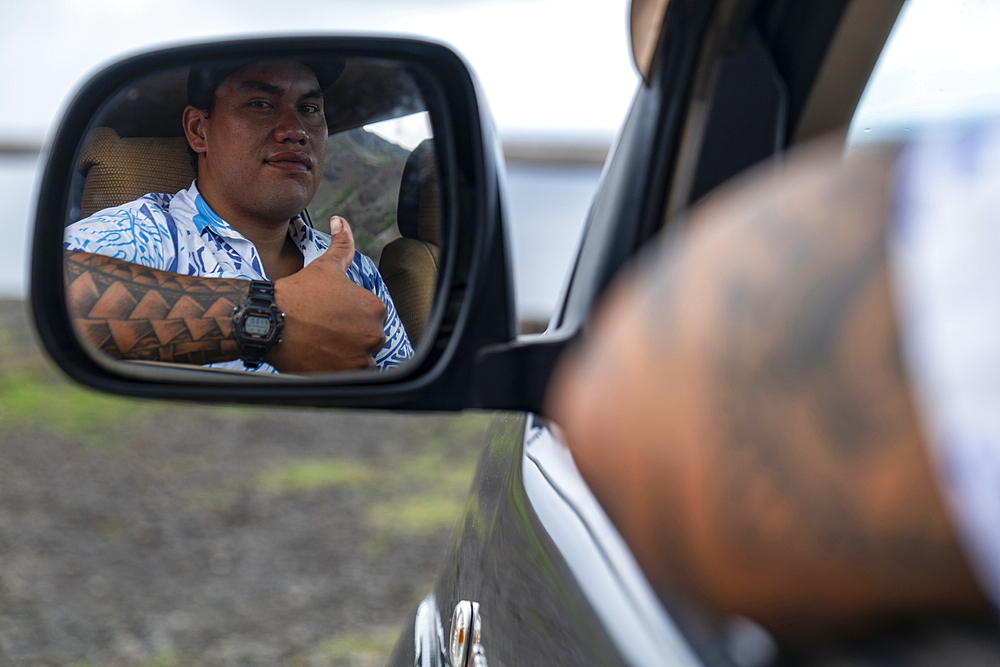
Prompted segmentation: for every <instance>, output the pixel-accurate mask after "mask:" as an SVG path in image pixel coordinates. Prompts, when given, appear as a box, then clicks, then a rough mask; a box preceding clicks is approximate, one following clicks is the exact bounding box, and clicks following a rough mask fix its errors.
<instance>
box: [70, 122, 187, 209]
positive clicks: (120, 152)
mask: <svg viewBox="0 0 1000 667" xmlns="http://www.w3.org/2000/svg"><path fill="white" fill-rule="evenodd" d="M78 169H79V170H80V173H81V174H83V175H84V177H85V179H86V180H85V181H84V186H83V197H82V200H81V204H80V213H81V216H82V217H87V216H89V215H92V214H94V213H96V212H97V211H100V210H101V209H104V208H108V207H110V206H119V205H121V204H124V203H126V202H130V201H132V200H134V199H138V198H139V197H141V196H143V195H145V194H148V193H150V192H164V193H168V194H174V193H176V192H177V191H178V190H183V189H184V188H186V187H188V186H189V185H191V181H193V180H194V178H195V170H194V167H193V166H192V165H191V157H190V154H189V153H188V144H187V140H186V139H185V138H184V137H119V136H118V134H117V133H116V132H115V131H114V130H113V129H111V128H110V127H98V128H95V129H94V130H93V131H92V132H91V133H90V136H89V137H87V141H86V143H85V144H84V149H83V155H82V156H81V158H80V164H79V167H78Z"/></svg>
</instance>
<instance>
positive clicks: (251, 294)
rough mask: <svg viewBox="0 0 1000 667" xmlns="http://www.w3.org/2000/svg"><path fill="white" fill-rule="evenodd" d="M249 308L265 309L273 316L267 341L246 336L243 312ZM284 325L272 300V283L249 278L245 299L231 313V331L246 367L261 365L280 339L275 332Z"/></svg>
mask: <svg viewBox="0 0 1000 667" xmlns="http://www.w3.org/2000/svg"><path fill="white" fill-rule="evenodd" d="M250 308H254V309H262V310H267V311H268V312H270V313H271V316H272V317H273V318H274V325H275V328H276V331H275V335H274V337H273V338H272V339H271V340H269V341H261V340H257V339H253V338H249V337H247V336H246V335H245V334H244V332H243V330H242V328H241V327H242V326H243V314H244V313H245V312H246V311H247V310H248V309H250ZM283 325H284V322H283V313H282V312H281V311H280V310H278V306H277V304H276V303H275V302H274V283H273V282H271V281H270V280H251V281H250V289H249V291H248V293H247V298H246V301H244V302H243V303H242V304H241V305H240V306H237V308H236V312H235V314H234V315H233V333H234V336H235V337H236V342H237V344H238V345H239V347H240V359H242V360H243V365H244V366H245V367H247V368H250V369H254V368H257V367H258V366H260V365H261V363H263V361H264V357H266V356H267V353H268V352H270V351H271V348H272V347H274V346H275V345H276V344H277V343H279V342H280V341H281V339H280V338H279V337H278V335H277V334H279V333H280V332H281V328H282V326H283Z"/></svg>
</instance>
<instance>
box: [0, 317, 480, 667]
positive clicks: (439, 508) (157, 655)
mask: <svg viewBox="0 0 1000 667" xmlns="http://www.w3.org/2000/svg"><path fill="white" fill-rule="evenodd" d="M28 331H29V330H28V327H27V324H26V320H25V317H24V312H23V305H22V304H20V303H18V302H0V664H4V665H36V664H53V665H56V664H58V665H73V666H75V667H110V666H112V665H114V666H123V667H173V666H174V665H191V666H194V667H209V666H211V667H216V666H223V665H285V666H288V667H328V666H330V667H332V666H334V665H355V666H359V665H374V664H382V663H384V661H385V659H386V658H387V656H388V653H389V652H390V651H391V649H392V647H393V646H394V644H395V641H396V638H397V636H398V631H399V629H400V628H401V627H402V626H403V624H404V623H405V622H406V618H407V615H408V614H410V613H412V612H413V610H414V609H415V606H416V604H417V602H418V601H419V600H420V598H422V597H423V595H425V594H426V592H427V591H428V590H430V587H431V585H432V583H433V581H434V579H435V578H436V576H437V574H438V570H439V567H440V563H441V561H442V559H443V557H444V555H445V551H446V549H447V547H448V544H449V536H450V534H451V533H452V530H453V527H454V526H455V525H456V522H457V520H458V518H459V516H460V515H461V512H462V508H463V506H464V504H465V501H466V496H467V492H468V489H469V484H470V482H471V479H472V475H473V471H474V469H475V463H476V460H477V458H478V456H479V452H480V449H481V444H482V441H483V434H484V432H485V430H486V427H487V424H488V422H489V419H490V418H489V416H488V415H484V414H479V413H463V414H460V415H396V414H388V413H377V412H369V413H351V412H343V411H333V410H327V411H317V410H280V409H263V408H256V407H255V408H249V407H240V408H236V407H210V406H204V405H198V406H195V405H190V404H175V403H163V402H152V401H138V400H134V399H129V398H123V397H113V396H105V395H101V394H97V393H95V392H92V391H89V390H86V389H82V388H79V387H76V386H74V385H72V384H70V383H68V382H67V381H66V380H64V379H63V378H62V376H61V375H60V373H59V372H58V371H57V370H56V369H54V368H53V367H52V366H51V365H50V364H49V363H48V362H47V361H46V360H45V359H44V358H43V357H42V356H41V355H40V353H39V352H38V350H37V348H36V347H35V346H34V344H33V343H32V341H31V338H30V334H29V333H28ZM53 619H62V620H58V621H54V620H53Z"/></svg>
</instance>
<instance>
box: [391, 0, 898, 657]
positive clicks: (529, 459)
mask: <svg viewBox="0 0 1000 667" xmlns="http://www.w3.org/2000/svg"><path fill="white" fill-rule="evenodd" d="M654 4H657V3H648V4H647V3H641V2H635V3H633V6H632V13H633V21H634V22H633V26H632V29H633V46H634V48H636V50H637V52H638V51H639V48H640V47H641V41H642V29H643V28H649V27H650V24H651V23H654V24H655V21H650V20H649V19H648V16H647V17H646V22H645V23H642V22H641V21H639V20H638V18H637V17H640V16H641V15H642V14H643V12H644V11H654V10H663V9H665V13H664V16H663V22H662V28H661V29H659V30H658V32H656V34H655V36H654V37H653V39H654V40H655V42H656V49H655V55H653V56H651V57H650V58H649V60H648V61H647V62H643V61H642V59H641V57H639V58H637V66H638V67H639V68H640V71H641V72H642V73H643V82H642V83H641V84H640V85H639V88H638V90H637V91H636V95H635V98H634V100H633V103H632V107H631V110H630V112H629V115H628V117H627V119H626V121H625V124H624V126H623V127H622V129H621V131H620V133H619V135H618V138H617V140H616V142H615V145H614V147H613V149H612V153H611V155H610V156H609V158H608V161H607V163H606V164H605V167H604V172H603V174H602V177H601V183H600V186H599V188H598V192H597V194H596V196H595V198H594V201H593V202H592V205H591V209H590V213H589V216H588V220H587V224H586V231H585V235H584V239H583V242H582V245H581V248H580V251H579V254H578V256H577V258H576V262H575V264H574V266H573V269H572V271H571V275H570V276H569V278H568V286H567V289H566V291H565V293H564V297H563V299H562V301H561V303H560V304H559V306H558V308H557V311H556V314H555V315H554V317H553V319H552V322H551V323H550V327H549V331H548V332H547V333H546V334H545V337H547V338H548V339H549V341H555V342H542V341H541V340H540V341H539V342H538V343H535V344H536V345H545V344H548V345H549V346H551V347H557V346H559V344H560V343H562V344H565V343H566V342H568V341H571V340H572V339H573V338H574V337H575V336H577V335H579V331H580V328H581V327H582V326H584V325H585V322H586V320H587V318H588V317H589V315H590V311H591V309H592V307H593V305H594V303H595V301H596V300H597V298H598V296H599V295H600V294H601V292H602V291H603V290H604V289H605V288H606V287H607V285H608V283H609V282H610V281H611V279H612V278H613V276H614V275H615V273H616V272H617V271H618V270H619V268H620V267H621V266H622V265H623V264H624V263H625V262H626V261H627V260H628V259H629V258H631V257H633V256H634V255H635V254H636V253H637V252H639V251H640V249H641V246H642V245H643V244H644V243H647V242H648V241H649V240H650V239H651V238H652V237H653V236H654V235H655V234H657V233H664V231H663V230H666V233H667V234H669V233H670V232H671V230H675V229H679V228H681V227H682V226H683V224H684V216H683V212H684V211H685V210H686V209H687V208H688V207H689V206H691V205H692V204H694V203H696V202H697V201H698V200H699V199H701V198H702V197H704V196H705V195H706V194H707V193H709V192H710V191H711V190H712V189H713V188H715V187H716V186H718V185H719V184H721V183H723V182H725V181H726V180H728V179H729V178H731V177H734V176H736V175H738V174H739V173H740V172H742V171H744V170H745V169H747V168H750V167H752V166H753V165H755V164H757V163H759V162H761V161H763V160H766V159H768V158H771V157H773V156H774V155H776V154H779V153H781V152H782V151H784V150H786V149H787V148H789V147H791V146H792V145H794V144H796V143H800V142H805V141H808V140H809V139H812V138H814V137H817V136H820V135H823V134H826V133H828V132H830V131H836V130H837V129H838V128H840V127H843V126H846V124H847V123H848V122H849V121H850V119H851V117H852V115H853V113H854V109H855V107H856V105H857V103H858V100H859V98H860V97H861V95H862V92H863V91H864V88H865V85H866V83H867V81H868V77H869V75H870V73H871V71H872V69H873V67H874V66H875V63H876V60H877V58H878V56H879V54H880V52H881V50H882V47H883V45H884V43H885V41H886V38H887V37H888V35H889V32H890V30H891V29H892V26H893V24H894V22H895V20H896V17H897V15H898V13H899V11H900V8H901V6H902V4H903V3H902V1H901V0H892V1H886V2H862V1H857V2H844V1H842V0H838V1H835V2H795V1H788V2H738V1H734V2H727V1H725V0H723V1H720V2H715V3H713V2H687V3H685V2H680V1H674V2H671V3H669V5H667V6H666V7H665V8H664V7H663V6H662V4H663V3H659V4H657V6H656V7H652V8H651V6H652V5H654ZM637 22H638V25H637ZM652 29H653V30H656V27H655V26H654V27H653V28H652ZM640 55H641V54H640ZM520 351H521V353H522V355H523V357H522V363H523V364H525V365H526V366H530V368H528V369H525V370H523V375H522V377H523V376H530V375H532V374H534V375H535V376H536V377H538V378H539V380H538V381H537V382H534V383H532V382H529V383H527V384H526V385H525V392H524V393H522V394H521V395H520V396H518V397H515V400H514V401H513V402H512V404H511V406H510V407H512V408H517V407H522V406H525V405H529V406H541V405H543V397H542V396H541V393H540V392H543V391H544V379H546V378H547V376H548V373H549V372H550V367H549V366H547V365H546V364H547V363H549V362H550V361H551V357H549V356H542V355H538V354H537V348H532V342H527V341H525V340H524V339H522V342H521V349H520ZM505 352H506V354H508V355H509V354H510V350H506V351H505ZM497 372H500V371H499V370H498V371H497ZM531 392H539V393H536V394H532V393H531ZM464 601H470V602H475V603H478V609H477V613H478V622H479V623H480V624H481V632H480V633H479V639H481V642H482V646H483V650H484V653H485V655H486V657H487V659H489V660H494V661H496V662H498V663H499V664H549V665H551V664H566V665H569V664H574V665H575V664H633V665H647V664H648V665H660V664H667V665H697V664H707V665H766V664H771V663H772V661H773V660H774V659H776V657H777V656H778V652H779V648H778V646H777V645H776V644H775V643H774V641H773V640H772V639H771V637H770V636H769V635H768V634H767V632H766V631H765V630H763V629H762V628H761V627H760V626H758V625H756V624H754V623H752V622H750V621H748V620H747V619H741V618H723V617H719V616H716V615H713V614H710V613H708V612H707V611H706V610H704V609H699V608H698V607H696V606H695V605H693V604H691V603H690V601H688V600H685V599H684V598H683V597H682V596H680V595H669V596H663V595H659V596H658V595H657V594H656V593H655V592H654V591H653V590H652V589H651V588H650V586H649V584H648V583H647V582H646V580H645V578H644V577H643V575H642V573H641V571H640V570H639V568H638V567H637V565H636V563H635V561H634V559H633V558H632V556H631V554H630V553H629V552H628V549H627V547H626V546H625V544H624V543H623V542H622V540H621V537H620V536H619V535H618V533H617V532H616V531H615V529H614V527H613V526H612V525H611V523H610V522H609V520H608V519H607V516H606V515H605V514H604V512H603V511H602V510H601V508H600V505H599V504H598V503H597V502H596V500H595V499H594V497H593V495H592V494H591V493H590V491H589V490H588V489H587V486H586V484H585V483H584V482H583V480H582V479H581V478H580V476H579V473H578V472H577V470H576V468H575V466H574V464H573V461H572V457H571V456H570V455H569V454H568V450H566V449H565V447H564V446H563V445H562V443H561V442H560V437H559V431H558V427H557V426H555V425H553V424H550V423H549V422H547V421H546V419H545V418H544V417H542V416H540V415H538V414H536V413H534V412H529V413H527V414H525V413H514V414H508V415H504V416H501V417H498V418H497V419H496V422H495V424H494V426H493V429H492V431H491V435H490V437H489V441H488V443H487V445H486V448H485V450H484V452H483V455H482V458H481V460H480V464H479V469H478V471H477V474H476V479H475V482H474V485H473V489H472V493H471V495H470V498H469V501H468V504H467V507H466V514H465V517H464V518H463V520H462V521H461V522H460V523H459V526H458V528H457V529H456V533H455V537H454V539H453V543H452V548H451V552H450V555H449V557H448V561H447V562H446V564H445V566H444V568H443V572H442V575H441V577H440V579H439V581H438V583H437V585H436V587H435V591H434V593H433V594H432V595H431V596H429V597H428V598H427V599H426V600H425V601H424V603H423V604H422V605H421V609H420V612H419V613H417V614H415V616H414V624H413V626H412V627H413V631H414V635H413V641H414V642H416V646H418V647H422V648H421V649H420V650H418V651H417V653H416V654H415V653H414V647H413V645H411V638H410V636H409V632H408V631H404V633H403V635H402V637H401V638H400V640H399V643H398V645H397V648H396V651H395V653H394V656H393V660H392V661H391V664H393V665H402V664H410V663H411V662H412V661H413V660H414V659H415V658H416V660H417V664H436V663H433V662H426V660H428V654H429V653H433V652H434V651H435V650H437V651H439V652H440V654H441V655H443V656H447V659H454V656H458V657H459V659H462V657H463V656H465V658H466V659H467V656H468V655H470V654H469V649H468V648H465V649H461V648H459V650H458V651H457V653H456V652H455V646H456V641H457V640H456V637H458V635H456V634H454V630H455V627H456V623H458V624H459V625H460V624H461V622H462V620H461V618H460V617H461V614H460V613H459V614H458V615H457V616H456V615H455V610H456V609H460V608H461V606H462V605H463V604H464V603H465V602H464ZM439 623H440V625H438V624H439ZM438 628H440V636H441V637H442V638H443V639H442V640H441V641H442V642H443V643H442V644H441V645H440V646H436V645H435V639H434V637H435V636H438V635H437V633H438V632H439V630H438ZM460 643H461V642H459V644H460ZM463 650H464V651H465V652H464V653H463V652H462V651H463ZM442 659H445V658H442ZM422 660H423V661H422Z"/></svg>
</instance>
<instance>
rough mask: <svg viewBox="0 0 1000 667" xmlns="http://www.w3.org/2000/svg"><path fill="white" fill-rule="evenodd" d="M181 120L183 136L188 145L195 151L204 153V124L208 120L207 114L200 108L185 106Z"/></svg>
mask: <svg viewBox="0 0 1000 667" xmlns="http://www.w3.org/2000/svg"><path fill="white" fill-rule="evenodd" d="M181 121H182V123H183V125H184V136H185V137H187V141H188V146H190V147H191V150H193V151H194V152H195V153H204V152H205V151H206V150H207V148H206V141H205V125H206V121H208V114H207V113H206V112H205V111H203V110H201V109H197V108H195V107H192V106H186V107H184V114H183V115H182V116H181Z"/></svg>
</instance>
